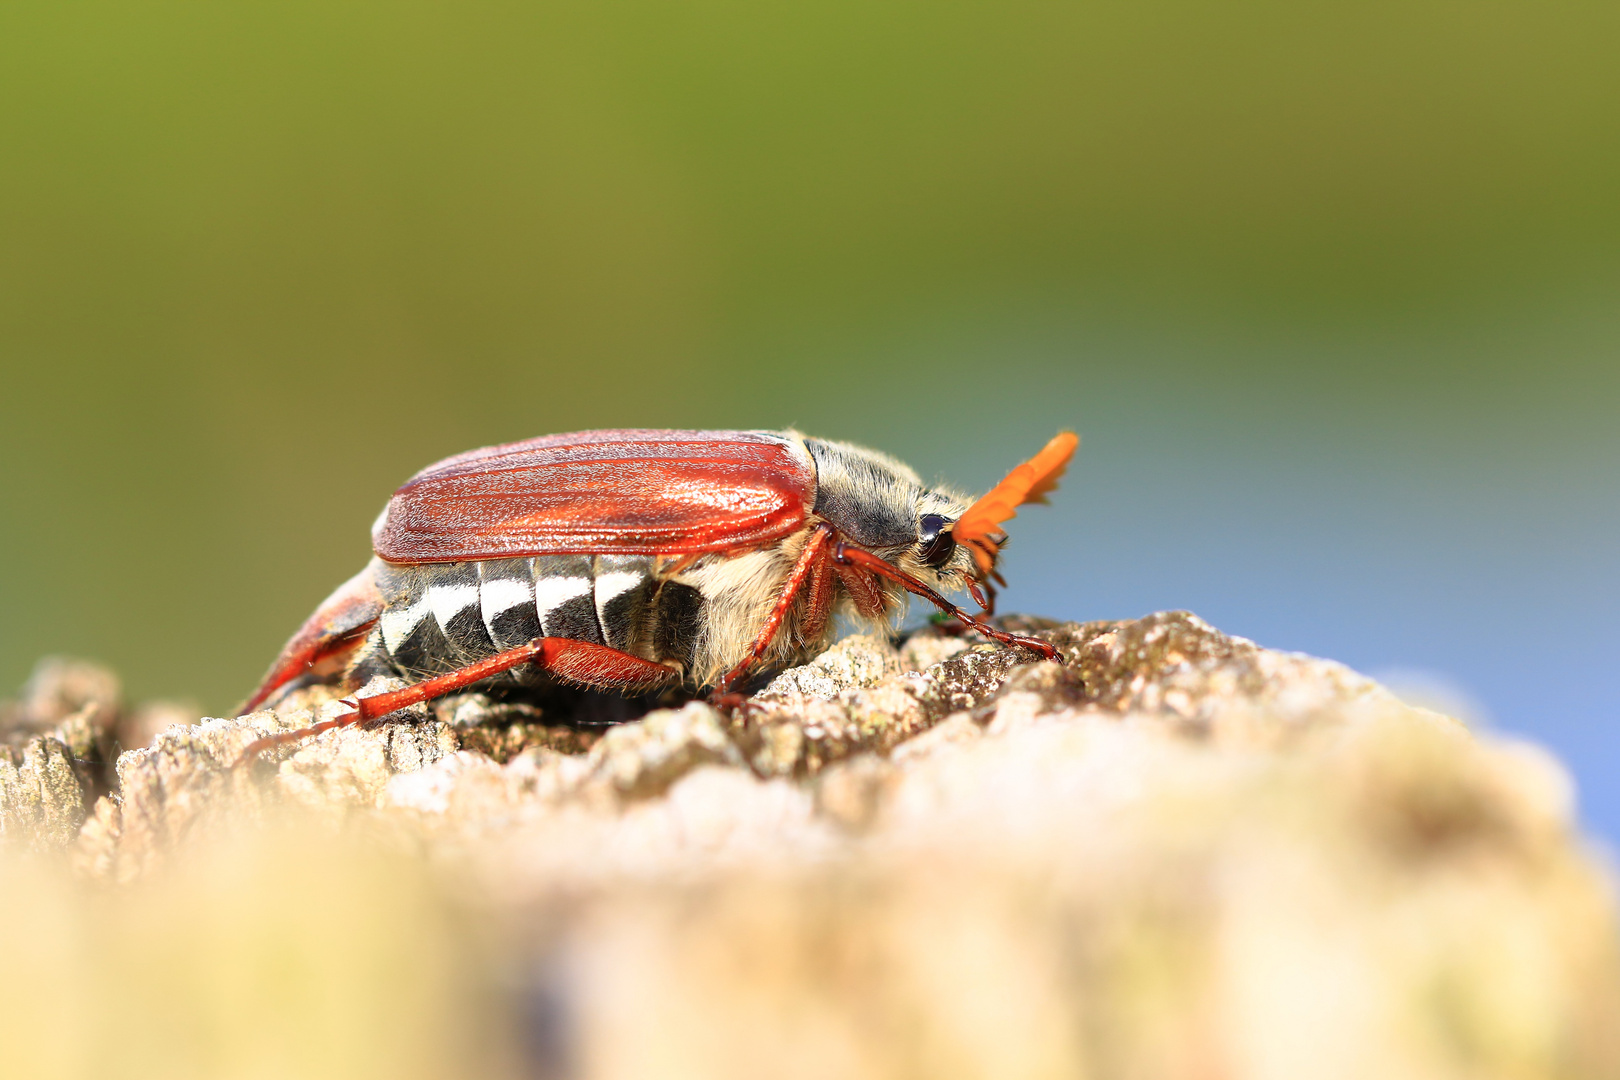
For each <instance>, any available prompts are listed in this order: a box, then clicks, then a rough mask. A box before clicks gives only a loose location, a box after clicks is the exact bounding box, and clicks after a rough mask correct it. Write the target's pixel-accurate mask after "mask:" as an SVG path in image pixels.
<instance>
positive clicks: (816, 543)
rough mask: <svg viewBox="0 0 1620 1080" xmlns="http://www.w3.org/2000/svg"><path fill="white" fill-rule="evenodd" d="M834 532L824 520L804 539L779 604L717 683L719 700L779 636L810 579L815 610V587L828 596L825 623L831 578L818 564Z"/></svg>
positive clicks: (778, 599)
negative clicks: (737, 662) (733, 664)
mask: <svg viewBox="0 0 1620 1080" xmlns="http://www.w3.org/2000/svg"><path fill="white" fill-rule="evenodd" d="M832 536H833V530H832V526H831V525H828V524H826V523H825V522H822V523H821V524H819V525H817V526H815V527H814V528H813V529H811V530H810V536H809V538H808V539H806V540H805V542H804V550H802V551H800V552H799V560H798V562H796V563H794V564H793V572H792V573H790V574H788V578H787V582H786V583H785V584H784V585H783V586H782V595H781V596H779V597H777V599H776V606H775V607H773V608H772V609H771V613H770V615H769V616H768V617H767V618H766V619H765V624H764V625H763V626H762V627H760V631H759V636H758V637H756V638H755V639H754V647H753V648H752V649H750V650H749V651H748V655H747V656H745V657H743V658H742V661H741V662H740V663H739V664H738V665H737V666H736V667H734V668H732V669H731V670H730V671H728V672H726V674H725V677H724V678H722V679H721V680H720V681H719V682H718V683H716V684H715V687H714V696H715V698H716V700H718V699H720V698H724V697H727V696H729V691H730V690H731V688H732V686H734V685H735V684H736V682H737V680H738V679H741V678H742V677H743V676H744V675H745V674H747V673H748V669H749V668H751V667H753V666H754V664H755V663H756V662H758V660H759V658H760V657H762V656H764V655H765V651H766V650H767V649H769V648H770V647H771V642H773V641H775V640H776V635H777V632H778V631H779V630H781V629H782V621H783V620H784V619H786V618H787V613H788V610H789V609H790V608H792V607H793V602H794V601H795V600H797V599H798V597H799V592H800V590H801V589H803V588H804V586H805V583H806V582H807V581H809V582H811V588H812V592H811V597H812V600H811V607H812V610H814V607H815V602H816V599H817V598H818V597H817V594H816V592H815V591H814V590H815V589H818V588H819V589H822V590H824V591H826V592H827V598H826V601H825V603H824V604H823V606H822V610H821V613H820V618H821V620H822V625H826V618H827V610H828V608H830V606H831V604H832V596H831V580H830V579H827V578H826V571H825V570H822V571H820V577H819V578H818V577H817V571H816V564H817V563H821V562H825V561H826V558H827V545H828V543H829V542H830V541H831V540H832ZM823 580H825V581H826V584H824V585H823V584H818V582H819V581H823Z"/></svg>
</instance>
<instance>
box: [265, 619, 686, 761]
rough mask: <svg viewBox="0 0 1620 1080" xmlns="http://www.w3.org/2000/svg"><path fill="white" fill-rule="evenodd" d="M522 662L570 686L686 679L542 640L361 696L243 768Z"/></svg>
mask: <svg viewBox="0 0 1620 1080" xmlns="http://www.w3.org/2000/svg"><path fill="white" fill-rule="evenodd" d="M519 664H534V665H535V666H536V667H539V668H540V669H542V670H543V671H545V672H547V673H548V674H550V675H553V676H555V677H556V678H558V679H561V680H564V681H565V682H572V683H579V684H582V685H585V686H594V687H599V688H601V689H605V690H642V689H645V690H652V689H655V688H657V687H659V686H665V685H668V684H669V683H671V682H674V681H675V680H677V679H679V678H680V672H678V671H676V670H675V669H674V668H672V667H670V666H668V665H667V664H660V663H656V662H654V661H652V660H644V659H642V658H641V657H639V656H632V655H630V654H629V653H627V652H621V651H619V650H618V649H613V648H609V647H608V646H606V645H597V644H595V643H593V642H589V641H575V640H574V639H573V638H536V639H535V640H533V641H531V642H529V643H528V644H526V645H519V646H518V647H517V648H515V649H507V650H506V651H505V652H501V653H496V654H495V655H494V656H491V657H488V658H486V659H483V660H479V661H477V662H476V663H472V664H468V665H467V666H465V667H460V668H457V669H456V670H454V671H451V672H447V673H445V674H443V675H439V676H436V677H434V678H431V679H425V680H423V681H422V682H419V683H414V684H412V685H410V686H407V687H404V688H403V689H400V690H392V691H389V692H388V693H386V694H373V695H371V696H370V697H363V698H356V699H354V700H353V701H352V702H348V703H346V704H353V706H354V708H353V709H352V710H350V711H349V712H346V713H343V714H341V715H339V716H335V717H333V718H332V719H330V720H322V721H321V722H320V723H318V724H311V725H310V726H309V727H307V728H299V729H298V730H296V731H283V732H280V733H278V734H275V735H267V736H265V737H264V738H262V739H255V740H254V741H253V742H251V743H249V744H248V745H247V747H246V748H245V749H243V751H242V756H241V757H240V758H239V759H238V764H240V763H241V762H244V761H251V760H252V759H253V758H254V757H255V756H257V755H258V754H259V753H261V752H263V751H265V750H269V749H271V748H272V747H277V746H284V745H286V744H287V743H292V742H297V741H298V740H300V739H305V738H308V737H309V736H311V735H318V734H320V733H321V732H323V731H331V730H332V729H333V728H340V727H346V726H347V725H349V724H358V723H361V722H363V721H367V720H375V719H377V718H378V717H381V716H387V715H388V714H389V713H391V712H395V711H397V710H399V709H407V708H409V707H410V706H412V705H416V704H419V703H421V702H424V701H431V700H432V699H434V698H437V697H443V696H444V695H445V694H453V693H455V692H456V691H457V690H461V689H464V688H466V687H468V686H471V685H472V684H473V683H475V682H479V681H481V680H483V679H487V678H489V677H490V676H492V675H499V674H500V673H501V672H503V671H509V670H510V669H512V668H515V667H517V666H518V665H519Z"/></svg>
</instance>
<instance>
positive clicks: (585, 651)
mask: <svg viewBox="0 0 1620 1080" xmlns="http://www.w3.org/2000/svg"><path fill="white" fill-rule="evenodd" d="M1078 444H1079V439H1078V437H1077V436H1075V435H1074V434H1072V433H1070V432H1064V433H1062V434H1060V435H1058V436H1057V437H1055V438H1053V439H1052V440H1051V441H1050V442H1049V443H1047V444H1046V446H1045V447H1044V448H1043V449H1042V450H1041V451H1040V453H1038V454H1036V455H1035V456H1034V457H1033V458H1031V459H1030V460H1029V461H1027V462H1025V463H1024V464H1022V465H1019V466H1018V467H1017V468H1015V469H1014V470H1013V471H1012V472H1011V473H1009V474H1008V475H1007V477H1006V479H1004V480H1002V481H1001V483H999V484H997V485H996V486H995V488H993V489H992V490H991V491H990V492H989V493H988V494H986V495H985V496H984V497H983V498H981V499H979V500H977V501H976V502H970V501H969V500H968V499H966V498H964V497H962V496H960V495H958V494H956V493H954V492H951V491H948V490H944V489H940V488H928V487H925V486H924V485H923V483H922V482H921V481H920V480H919V479H918V478H917V474H916V473H914V472H912V470H911V469H909V468H907V467H906V466H905V465H903V464H901V463H900V462H899V461H896V460H895V459H894V458H891V457H888V456H887V455H885V454H880V453H877V452H876V451H872V450H867V449H864V448H862V447H859V446H852V445H850V444H848V443H841V442H830V441H827V440H823V439H812V438H807V437H805V436H803V435H801V434H799V433H798V432H795V431H781V432H774V431H635V430H630V431H583V432H577V433H574V434H568V435H546V436H542V437H541V438H537V439H529V440H527V441H525V442H517V443H509V444H506V445H504V446H493V447H487V448H485V449H481V450H472V451H469V452H467V453H465V454H458V455H456V456H455V457H451V458H447V459H445V460H444V461H441V462H439V463H438V464H436V465H432V466H429V467H428V468H426V469H424V470H422V471H421V472H419V473H417V474H416V475H415V476H414V477H412V478H411V479H410V480H409V481H408V482H407V483H406V484H405V486H403V487H401V488H400V489H399V490H398V491H396V492H395V493H394V495H393V497H392V498H391V499H390V500H389V501H388V505H387V506H386V507H385V508H384V509H383V512H382V514H381V516H379V517H378V518H377V521H376V523H375V524H374V525H373V526H372V530H371V539H372V547H373V550H374V552H375V558H373V559H372V560H371V561H370V562H369V563H367V564H366V567H365V569H363V570H361V571H360V573H358V574H356V575H355V576H354V577H353V578H351V579H349V581H347V582H346V583H344V584H343V585H341V586H339V588H338V589H337V591H336V592H334V593H333V594H332V595H331V596H330V597H329V598H328V599H327V600H326V602H325V603H323V604H322V605H321V606H320V608H319V609H317V610H316V612H315V614H314V615H312V616H310V618H309V620H308V621H307V622H305V623H304V625H303V627H302V628H301V629H300V630H299V631H298V632H297V633H296V634H294V635H293V637H292V639H291V640H290V641H288V642H287V645H286V647H285V648H283V649H282V652H281V655H280V656H279V657H278V658H277V659H276V662H275V663H274V664H273V665H272V666H271V668H270V671H269V674H267V675H266V676H265V679H264V682H263V683H262V684H261V685H260V686H259V688H258V690H257V691H255V692H254V694H253V696H252V697H251V698H250V699H249V700H248V702H247V704H246V705H245V706H244V707H243V712H248V711H251V710H253V709H255V708H257V707H258V706H259V705H261V704H263V703H264V702H266V701H268V700H269V699H270V698H271V697H272V696H274V695H276V694H278V693H279V692H281V691H282V690H284V689H286V688H289V687H291V686H292V685H294V684H296V683H299V682H303V681H306V680H308V679H310V678H331V677H333V676H336V677H338V678H340V679H341V682H342V685H343V687H344V689H345V690H347V691H351V692H352V691H354V690H358V689H359V688H360V687H362V686H364V685H365V684H366V683H367V682H368V681H369V680H370V679H371V678H372V677H374V676H376V675H388V676H392V677H394V678H396V679H402V680H404V681H405V682H406V683H408V684H410V685H407V686H406V687H405V688H403V689H400V690H395V691H391V692H387V693H381V694H374V695H371V696H368V697H362V698H354V699H351V700H349V701H347V702H345V704H347V705H349V706H350V710H351V711H349V712H346V713H343V714H341V715H339V716H337V717H335V718H333V719H330V720H326V721H323V722H321V723H319V724H316V725H314V726H313V727H309V728H302V729H299V730H297V731H289V732H284V733H281V734H278V735H273V736H269V737H267V738H263V739H259V740H258V741H256V742H254V743H252V744H251V745H249V746H248V748H247V749H246V751H245V753H244V755H243V756H244V760H245V759H247V758H249V757H251V756H252V755H254V754H256V753H257V752H258V751H260V750H263V749H266V748H268V747H271V746H276V745H279V744H282V743H286V742H291V741H293V740H296V739H300V738H303V737H305V736H308V735H312V734H315V733H317V732H319V731H324V730H328V729H331V728H334V727H339V726H342V725H344V724H351V723H356V722H359V721H365V720H372V719H375V718H377V717H381V716H385V715H387V714H388V713H391V712H394V711H395V710H397V709H402V708H406V707H408V706H411V705H415V704H417V703H418V702H422V701H427V700H429V699H431V698H435V697H439V696H441V695H444V694H448V693H452V692H454V691H456V690H460V689H463V688H465V687H468V686H471V685H473V684H475V683H477V684H480V685H481V686H491V687H494V686H502V685H505V686H517V687H525V686H526V687H541V686H546V685H550V684H556V683H563V684H574V685H579V686H585V687H594V688H599V689H609V690H617V691H621V692H625V693H632V692H642V691H649V690H655V689H658V688H663V687H670V686H675V685H679V684H681V683H685V684H686V685H687V686H688V687H691V688H693V689H702V688H710V689H711V690H712V692H713V694H714V695H715V697H716V699H717V700H719V699H724V698H726V697H727V695H728V694H729V693H730V691H731V690H732V689H733V688H734V687H736V686H738V685H739V684H740V683H741V681H742V679H743V677H744V676H745V675H746V674H747V673H748V672H749V670H750V669H751V668H753V667H754V666H755V665H757V664H767V665H778V664H789V663H796V662H803V661H804V660H806V659H808V658H809V657H811V656H813V655H814V654H815V653H817V652H819V651H820V650H821V649H822V648H824V647H825V646H826V645H827V644H828V639H829V637H830V636H831V633H832V630H831V618H830V617H831V616H832V615H833V614H834V613H837V612H843V613H847V614H850V615H852V616H854V617H856V618H858V619H863V620H866V621H869V622H887V621H889V620H891V619H892V618H893V617H894V615H895V614H896V613H897V612H899V611H900V610H902V608H903V605H904V601H905V594H906V593H907V592H910V593H913V594H915V595H917V596H920V597H922V598H924V599H925V600H927V601H929V602H930V603H932V604H934V605H935V606H937V607H938V608H940V609H941V610H942V611H944V612H946V613H948V614H950V615H953V616H955V617H956V618H957V619H959V620H961V621H962V623H964V624H966V625H967V626H969V627H971V628H972V629H974V630H976V631H978V632H979V633H981V634H984V635H985V636H986V637H989V638H991V639H993V640H995V641H998V642H1001V643H1003V644H1006V645H1018V646H1022V647H1024V648H1027V649H1030V650H1032V651H1033V652H1035V653H1037V654H1039V655H1041V656H1043V657H1045V658H1047V659H1053V658H1055V657H1056V656H1057V651H1056V650H1055V649H1054V648H1053V647H1052V646H1051V645H1049V644H1048V643H1046V642H1044V641H1041V640H1038V639H1036V638H1030V637H1024V636H1021V635H1018V634H1011V633H1008V632H1006V631H1004V630H1001V629H999V628H997V627H995V626H992V625H990V624H989V623H988V622H986V621H985V618H984V617H983V616H974V615H969V614H968V613H967V612H965V611H963V610H961V609H960V608H958V607H957V606H956V605H954V604H952V603H950V602H949V601H948V600H946V599H945V598H944V597H943V596H942V595H941V593H942V592H945V591H949V590H952V589H956V588H964V589H966V590H968V592H969V593H971V594H972V596H973V598H974V600H975V601H977V602H978V604H979V606H980V608H981V609H982V610H983V612H984V616H988V615H989V614H990V613H991V606H992V601H993V598H994V590H993V588H992V587H991V586H990V584H989V582H990V580H991V579H992V578H995V579H997V580H999V575H997V574H996V570H995V565H996V560H997V558H998V556H999V554H1000V549H1001V546H1002V545H1003V544H1004V543H1005V542H1006V539H1007V537H1006V534H1005V533H1004V532H1003V531H1002V530H1001V528H1000V526H1001V524H1002V522H1004V521H1007V520H1008V519H1010V518H1012V517H1013V516H1014V515H1015V514H1016V513H1017V508H1018V507H1019V506H1020V505H1022V504H1023V503H1026V502H1044V501H1045V496H1046V494H1047V493H1049V492H1051V491H1052V490H1054V489H1055V488H1056V487H1057V482H1058V479H1059V478H1060V477H1061V476H1062V475H1063V471H1064V469H1065V468H1066V467H1067V466H1068V462H1069V459H1070V457H1071V456H1073V454H1074V450H1075V447H1076V446H1077V445H1078Z"/></svg>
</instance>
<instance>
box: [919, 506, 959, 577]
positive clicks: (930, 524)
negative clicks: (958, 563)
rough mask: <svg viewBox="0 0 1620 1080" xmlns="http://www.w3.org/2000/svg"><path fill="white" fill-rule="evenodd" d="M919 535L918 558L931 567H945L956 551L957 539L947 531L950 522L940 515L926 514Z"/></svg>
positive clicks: (921, 522) (920, 524)
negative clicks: (946, 527)
mask: <svg viewBox="0 0 1620 1080" xmlns="http://www.w3.org/2000/svg"><path fill="white" fill-rule="evenodd" d="M918 524H919V526H920V529H919V531H918V534H917V557H918V558H919V559H921V560H922V561H923V562H925V563H927V564H928V565H929V566H944V565H945V564H946V563H947V562H948V561H950V557H951V555H952V554H953V553H955V551H956V538H955V537H953V536H952V535H951V534H950V533H948V532H946V531H945V526H947V525H949V524H950V521H949V520H947V519H946V518H943V517H941V516H940V515H938V514H924V515H923V516H922V521H920V522H919V523H918Z"/></svg>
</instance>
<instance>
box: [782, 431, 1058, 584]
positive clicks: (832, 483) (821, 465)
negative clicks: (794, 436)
mask: <svg viewBox="0 0 1620 1080" xmlns="http://www.w3.org/2000/svg"><path fill="white" fill-rule="evenodd" d="M1078 443H1079V439H1078V438H1076V437H1075V436H1074V435H1073V434H1071V433H1067V432H1065V433H1064V434H1062V435H1059V436H1057V437H1056V438H1055V439H1053V440H1052V441H1051V442H1049V443H1048V444H1047V445H1046V447H1045V448H1044V449H1043V450H1041V452H1040V453H1038V454H1036V455H1035V457H1033V458H1031V459H1030V460H1029V461H1026V462H1025V463H1024V464H1022V465H1020V466H1018V467H1017V468H1016V469H1014V470H1013V471H1012V472H1011V473H1009V474H1008V475H1007V477H1006V479H1004V480H1002V482H1001V483H999V484H997V485H996V486H995V487H994V488H992V489H991V491H990V492H989V493H988V494H987V495H985V496H984V497H983V498H982V499H979V500H978V501H976V502H975V501H973V500H971V499H969V498H967V497H965V496H963V495H960V494H958V493H957V492H954V491H951V490H950V489H948V488H929V487H925V486H924V485H923V483H922V481H921V480H919V479H918V477H917V474H916V473H914V472H913V471H912V470H911V469H910V468H908V467H907V466H905V465H904V464H902V463H901V462H899V461H896V460H895V459H894V458H891V457H889V456H888V455H886V454H880V453H878V452H876V451H874V450H867V449H865V448H864V447H859V446H852V445H850V444H848V443H836V442H828V441H826V440H822V439H806V440H805V445H806V447H807V448H808V449H809V451H810V454H811V457H813V458H814V459H815V462H816V473H817V477H816V507H815V509H816V513H817V514H819V515H820V516H821V517H823V518H825V519H826V520H827V521H828V522H829V523H831V524H832V525H833V526H834V527H835V528H837V529H838V531H839V532H840V533H842V534H843V535H844V536H845V537H847V538H848V539H849V540H852V541H854V542H855V543H857V544H859V545H860V546H862V547H864V548H866V549H867V550H868V551H871V552H872V553H873V554H875V555H879V556H881V557H882V558H883V559H885V560H886V561H888V562H889V563H890V564H892V565H893V566H895V567H897V568H898V569H900V570H903V571H904V572H906V573H907V574H910V575H911V576H912V577H915V578H917V579H919V580H920V581H922V582H923V583H924V584H926V585H929V586H930V587H932V588H935V589H938V590H940V591H949V590H955V589H963V588H965V589H968V590H970V591H971V592H973V594H974V597H975V599H978V600H980V602H981V603H982V602H983V594H982V591H981V590H982V586H983V585H984V583H985V582H986V581H987V580H988V579H989V578H990V577H991V575H992V574H994V573H995V567H996V561H997V559H998V558H999V556H1000V553H1001V548H1002V547H1003V546H1004V545H1005V544H1006V542H1007V535H1006V533H1004V532H1003V531H1002V530H1001V528H1000V525H1001V523H1002V522H1003V521H1006V520H1008V519H1010V518H1011V517H1013V516H1014V514H1015V513H1016V512H1017V507H1018V506H1020V505H1021V504H1023V503H1026V502H1044V501H1045V496H1046V495H1047V494H1048V493H1049V492H1051V491H1052V490H1053V489H1054V488H1056V487H1057V481H1058V478H1059V477H1060V476H1062V475H1063V470H1064V468H1065V467H1066V466H1067V465H1068V461H1069V458H1070V456H1072V455H1073V453H1074V448H1075V446H1076V445H1077V444H1078ZM894 599H895V601H896V602H898V601H899V599H900V596H899V594H898V593H896V595H895V596H894Z"/></svg>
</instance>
